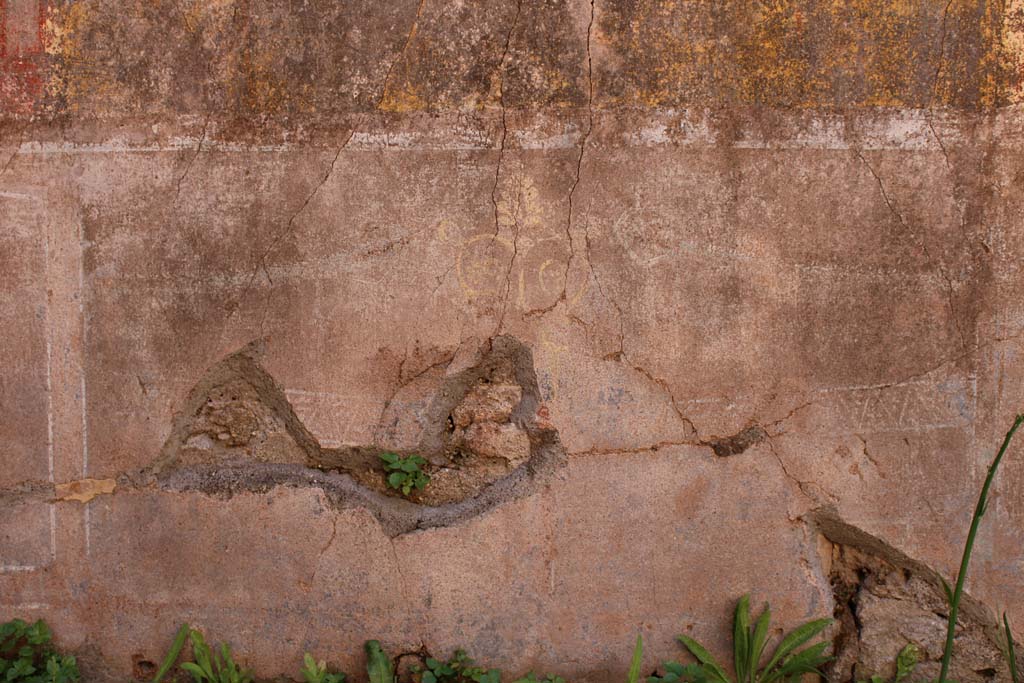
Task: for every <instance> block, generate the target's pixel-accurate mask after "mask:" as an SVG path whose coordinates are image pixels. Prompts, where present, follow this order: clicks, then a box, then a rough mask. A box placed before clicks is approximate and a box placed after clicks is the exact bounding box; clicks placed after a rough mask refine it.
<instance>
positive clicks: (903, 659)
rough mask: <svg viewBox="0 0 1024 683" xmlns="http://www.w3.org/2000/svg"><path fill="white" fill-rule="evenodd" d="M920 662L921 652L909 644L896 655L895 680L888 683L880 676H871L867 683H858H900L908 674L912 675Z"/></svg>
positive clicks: (865, 682)
mask: <svg viewBox="0 0 1024 683" xmlns="http://www.w3.org/2000/svg"><path fill="white" fill-rule="evenodd" d="M920 661H921V651H920V650H919V649H917V646H916V645H914V644H913V643H910V644H908V645H906V646H904V648H903V649H902V650H900V653H899V654H898V655H896V678H894V679H892V681H891V682H889V681H886V679H885V678H883V677H881V676H872V677H871V678H870V679H868V680H867V681H860V683H902V681H903V680H905V679H906V678H907V677H908V676H909V675H910V674H912V673H914V669H916V668H917V664H918V662H920Z"/></svg>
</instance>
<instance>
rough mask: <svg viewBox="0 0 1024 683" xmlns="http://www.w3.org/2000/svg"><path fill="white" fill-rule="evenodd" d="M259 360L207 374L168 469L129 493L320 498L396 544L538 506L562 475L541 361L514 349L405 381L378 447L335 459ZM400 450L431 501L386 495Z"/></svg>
mask: <svg viewBox="0 0 1024 683" xmlns="http://www.w3.org/2000/svg"><path fill="white" fill-rule="evenodd" d="M261 353H262V345H261V344H260V343H253V344H250V345H248V346H246V347H245V348H243V349H241V350H240V351H238V352H237V353H234V354H232V355H231V356H229V357H227V358H225V359H224V360H223V361H221V362H219V363H217V364H216V365H214V366H213V367H212V368H211V369H210V370H209V371H208V372H207V373H206V375H205V376H204V377H203V378H202V379H201V380H200V381H199V383H198V384H197V385H196V387H195V388H194V389H193V390H192V392H191V393H190V394H189V397H188V399H187V401H186V404H185V408H184V409H183V410H182V411H181V413H180V414H179V415H177V416H176V418H175V420H174V425H173V427H172V430H171V435H170V436H169V437H168V439H167V441H166V442H165V444H164V447H163V449H162V451H161V454H160V456H159V458H157V460H156V461H155V462H154V463H153V464H152V465H151V466H150V467H148V468H145V469H144V470H142V471H141V472H138V473H136V474H135V475H131V476H129V477H128V479H129V480H130V482H131V486H136V487H137V486H143V487H145V486H156V487H159V488H163V489H166V490H173V491H188V490H194V491H201V492H204V493H207V494H211V495H223V496H231V495H234V494H235V493H239V492H247V491H248V492H265V491H267V490H270V489H272V488H274V487H276V486H293V487H317V488H320V489H322V490H323V491H324V493H325V494H326V495H327V497H328V499H329V500H330V501H331V502H332V503H333V504H334V505H335V506H337V507H338V508H347V507H357V506H358V507H365V508H367V509H368V510H370V511H371V512H372V513H373V514H374V515H375V516H376V517H377V519H378V520H379V521H380V523H381V525H382V526H383V528H384V530H385V531H386V533H388V534H389V535H391V536H395V535H398V534H401V533H406V532H408V531H413V530H415V529H425V528H430V527H437V526H446V525H449V524H452V523H455V522H458V521H460V520H462V519H466V518H468V517H471V516H473V515H476V514H479V513H480V512H483V511H484V510H487V509H490V508H492V507H494V506H496V505H499V504H500V503H502V502H505V501H509V500H512V499H515V498H519V497H521V496H524V495H528V494H529V493H531V492H532V491H534V490H535V489H536V488H537V487H538V485H539V484H540V483H542V482H543V481H545V480H546V479H547V477H548V475H550V474H551V473H552V472H553V471H555V470H556V469H557V468H558V467H560V466H561V464H563V463H564V460H565V454H564V451H563V449H562V447H561V444H560V441H559V437H558V432H557V430H555V429H554V428H553V427H552V426H551V425H550V424H548V423H547V422H546V420H544V419H543V417H542V415H543V411H541V404H540V390H539V387H538V384H537V376H536V372H535V371H534V367H533V357H532V354H531V353H530V351H529V349H528V348H527V347H526V346H524V345H523V344H522V343H520V342H519V341H518V340H516V339H515V338H513V337H509V336H499V337H495V338H494V339H492V340H490V341H489V342H488V343H487V344H486V346H485V347H483V348H481V349H479V350H477V351H476V352H475V353H473V354H471V355H470V357H469V359H468V361H460V368H461V369H453V363H454V362H455V355H453V356H452V357H451V358H449V359H448V360H447V361H446V362H443V363H439V364H437V365H436V366H431V367H429V368H427V369H426V370H425V371H423V372H420V373H418V374H416V375H414V376H413V377H412V378H411V379H408V380H406V382H405V383H404V384H403V385H402V386H400V387H399V389H398V391H396V396H392V397H391V399H390V400H389V401H388V402H387V403H386V405H385V408H384V411H383V414H382V416H381V423H380V424H379V425H378V429H377V432H376V433H377V434H378V438H377V439H376V442H375V443H372V444H354V445H343V446H340V447H337V448H328V447H324V446H322V445H321V444H320V443H319V441H318V440H317V439H316V437H314V436H313V434H312V433H311V432H310V431H309V429H307V427H306V426H305V425H304V424H303V422H302V420H301V419H300V418H299V416H298V415H297V414H296V413H295V410H294V409H293V407H292V405H291V404H290V403H289V401H288V399H287V397H286V396H285V393H284V391H283V389H282V388H281V387H280V386H279V385H278V384H277V382H276V381H275V380H274V378H273V377H271V376H270V375H269V374H268V373H267V372H266V371H265V370H264V369H263V368H262V367H261V365H260V362H259V358H260V355H261ZM405 389H408V390H410V391H412V390H415V391H418V392H419V393H418V394H417V398H416V400H415V401H412V400H410V401H406V402H403V401H401V400H396V399H397V398H401V397H400V396H399V394H401V392H402V391H403V390H405ZM423 394H426V395H427V398H425V399H424V398H423V397H422V395H423ZM410 406H412V407H410ZM539 415H540V416H539ZM396 444H397V445H396ZM402 444H405V445H406V447H404V448H403V447H402ZM392 450H393V451H396V452H399V453H415V454H418V455H421V456H423V457H424V458H425V459H427V461H428V462H429V465H428V466H427V469H428V472H429V473H430V475H431V477H432V479H431V482H430V484H428V486H427V487H426V489H424V491H422V492H417V493H415V494H413V495H412V496H410V498H409V499H405V498H402V497H401V496H399V495H398V493H397V492H395V491H393V490H391V489H390V488H388V487H387V485H386V482H385V471H384V469H383V465H382V461H381V460H380V457H379V456H380V454H381V453H383V452H385V451H392Z"/></svg>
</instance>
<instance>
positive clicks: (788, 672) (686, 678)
mask: <svg viewBox="0 0 1024 683" xmlns="http://www.w3.org/2000/svg"><path fill="white" fill-rule="evenodd" d="M831 623H832V620H831V619H816V620H814V621H809V622H807V623H806V624H803V625H802V626H799V627H797V628H796V629H794V630H793V631H791V632H790V633H789V634H788V635H786V636H785V637H784V638H783V639H782V641H781V642H780V643H779V645H778V647H776V648H775V652H774V653H773V654H772V656H771V657H770V658H769V659H768V662H767V663H766V664H765V665H764V666H761V661H762V660H763V659H764V655H765V648H766V646H767V645H768V634H769V633H770V630H771V610H770V609H769V608H768V605H765V607H764V611H762V612H761V616H760V617H758V619H757V622H756V623H755V624H754V625H753V626H751V623H750V597H749V596H747V595H744V596H743V597H742V598H740V601H739V604H737V605H736V614H735V616H734V618H733V641H732V647H733V667H734V670H735V672H736V678H735V679H733V678H729V675H728V674H727V673H726V671H725V669H724V668H723V667H722V666H721V665H720V664H719V663H718V662H717V661H715V658H714V657H713V656H712V655H711V653H710V652H708V650H707V649H705V648H704V646H702V645H701V644H700V643H698V642H697V641H696V640H694V639H693V638H690V637H688V636H679V640H680V642H682V644H683V645H685V646H686V649H687V650H689V651H690V654H692V655H693V656H694V657H695V658H696V659H697V662H698V663H696V664H685V665H684V664H678V663H675V662H666V663H665V669H666V671H667V673H666V675H665V676H662V677H658V676H652V677H650V678H648V679H647V680H648V683H775V682H776V681H779V682H780V683H790V682H792V681H799V680H800V679H801V678H803V676H804V675H806V674H816V675H818V676H821V675H823V674H822V673H821V671H820V670H819V669H820V667H821V666H822V665H823V664H825V663H826V662H828V661H829V657H826V656H825V655H824V652H825V650H826V649H828V647H829V646H830V645H831V643H830V642H829V641H827V640H823V641H821V642H818V643H815V644H814V645H810V646H809V647H807V648H805V649H803V650H798V648H800V647H801V646H803V645H804V644H805V643H807V642H808V641H809V640H811V639H812V638H814V637H815V636H816V635H818V634H819V633H821V632H822V631H824V630H825V629H826V628H828V626H829V625H830V624H831Z"/></svg>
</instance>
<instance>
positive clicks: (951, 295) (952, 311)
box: [853, 148, 967, 351]
mask: <svg viewBox="0 0 1024 683" xmlns="http://www.w3.org/2000/svg"><path fill="white" fill-rule="evenodd" d="M853 153H854V155H856V157H857V158H858V159H859V160H860V161H861V163H863V164H864V166H866V167H867V169H868V171H869V172H870V173H871V176H872V177H873V178H874V179H875V182H876V183H877V184H878V190H879V192H880V193H881V195H882V200H883V201H884V202H885V205H886V206H887V207H888V208H889V212H890V213H891V214H892V215H893V216H894V217H895V218H896V220H897V222H899V224H900V225H901V226H902V227H903V229H904V230H905V231H906V232H907V233H909V234H910V236H911V237H912V238H914V239H915V241H918V242H919V243H920V245H921V249H922V251H923V252H924V256H925V258H926V259H927V260H928V262H929V263H930V264H931V265H932V267H933V268H934V269H935V270H936V271H938V273H939V276H940V277H941V278H942V280H943V281H944V282H945V290H946V291H945V293H946V305H947V307H948V308H949V316H950V318H951V319H952V321H953V326H954V328H955V329H956V332H957V335H958V336H959V337H960V346H961V348H962V349H964V350H965V351H966V350H967V338H966V337H965V336H964V332H963V329H962V328H961V326H960V319H959V318H958V316H957V313H956V306H955V305H954V299H955V292H954V288H953V281H952V279H951V278H950V277H949V274H948V273H947V272H946V269H945V268H943V266H942V263H941V262H940V261H938V260H936V259H935V258H934V257H933V256H932V254H931V251H930V249H929V248H928V239H927V237H926V236H924V235H923V234H922V235H921V236H920V237H918V233H917V232H916V231H915V230H914V229H913V228H912V227H911V226H910V224H909V223H908V222H907V220H906V218H904V216H903V214H902V213H901V212H900V211H899V210H898V209H897V208H896V206H895V205H894V204H893V202H892V200H891V199H890V197H889V193H888V192H887V191H886V189H885V183H884V182H883V181H882V178H881V176H879V175H878V172H877V171H875V169H874V167H873V166H872V165H871V163H870V162H869V161H868V160H867V158H866V157H865V156H864V154H863V153H862V152H861V151H860V150H859V149H856V148H853Z"/></svg>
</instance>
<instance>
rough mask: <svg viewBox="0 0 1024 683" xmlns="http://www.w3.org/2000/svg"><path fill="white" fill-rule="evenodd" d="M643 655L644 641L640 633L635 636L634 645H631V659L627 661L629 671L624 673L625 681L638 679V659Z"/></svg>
mask: <svg viewBox="0 0 1024 683" xmlns="http://www.w3.org/2000/svg"><path fill="white" fill-rule="evenodd" d="M643 655H644V641H643V637H642V636H641V635H640V634H637V636H636V645H634V646H633V659H632V660H631V661H630V663H629V673H628V674H626V683H637V681H639V680H640V661H641V659H643Z"/></svg>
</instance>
